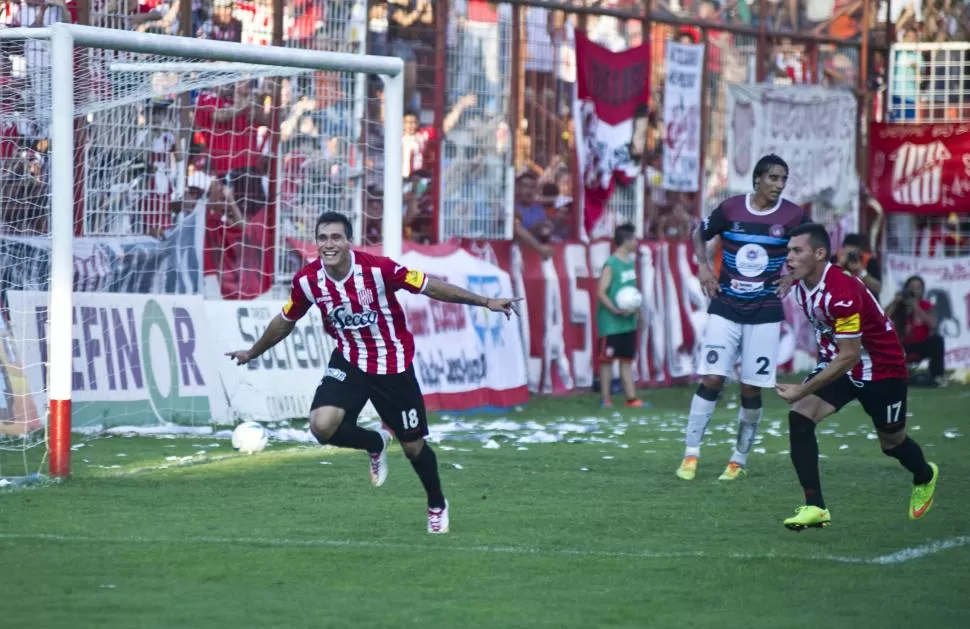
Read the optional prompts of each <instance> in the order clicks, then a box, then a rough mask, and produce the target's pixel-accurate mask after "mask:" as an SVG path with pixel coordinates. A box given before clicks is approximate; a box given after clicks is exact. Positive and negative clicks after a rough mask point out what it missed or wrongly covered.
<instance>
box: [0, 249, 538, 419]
mask: <svg viewBox="0 0 970 629" xmlns="http://www.w3.org/2000/svg"><path fill="white" fill-rule="evenodd" d="M80 250H81V251H83V248H80ZM399 260H400V261H401V262H402V263H403V264H406V265H408V266H412V267H414V268H420V269H426V270H427V272H428V274H429V275H434V276H436V277H439V278H441V279H445V280H447V281H449V282H452V283H455V284H458V285H460V286H464V287H466V288H468V289H470V290H473V291H476V292H479V293H482V294H485V295H489V296H499V295H507V294H510V293H511V292H512V283H511V278H510V276H509V274H508V273H507V272H505V271H503V270H502V269H500V268H498V267H496V266H494V265H493V264H490V263H488V262H486V261H484V260H481V259H479V258H477V257H475V256H472V255H470V254H469V253H468V252H466V251H463V250H461V249H458V248H457V247H453V248H451V250H450V251H448V250H447V249H444V250H441V251H438V252H437V255H431V254H428V253H422V252H418V251H409V252H407V253H405V254H404V255H403V256H402V257H401V258H400V259H399ZM121 264H122V265H123V264H124V261H123V260H122V262H121ZM76 266H78V265H76ZM122 274H123V273H122ZM5 295H6V303H7V307H8V309H9V312H12V313H18V316H15V317H11V319H10V326H9V329H4V330H2V331H3V333H4V336H6V337H7V338H9V339H10V341H11V343H10V346H11V347H12V348H13V350H14V351H11V352H4V353H0V371H2V372H3V373H4V375H5V376H6V377H4V378H2V381H3V382H4V383H5V385H4V386H5V387H16V388H17V389H18V390H11V391H4V393H12V394H13V395H11V396H7V395H4V396H3V399H7V398H8V397H9V398H10V399H20V400H22V402H23V403H21V404H20V405H19V406H18V407H17V408H18V409H19V410H16V409H15V411H14V412H15V413H16V414H17V415H18V418H20V419H24V420H26V421H25V422H24V423H23V424H22V425H28V424H31V425H33V424H35V423H36V422H37V421H39V420H41V419H42V415H43V411H42V410H41V411H40V412H38V409H45V408H46V407H47V393H46V389H45V387H44V386H43V384H44V382H46V379H47V373H46V367H45V365H46V363H47V361H48V351H47V338H48V331H47V312H46V310H47V307H48V293H47V292H46V291H41V290H26V291H25V290H9V291H6V293H5ZM398 298H399V299H400V301H401V304H402V306H403V308H404V309H405V311H406V312H407V315H408V319H409V321H410V324H411V328H412V330H413V332H414V334H415V344H416V353H415V363H414V364H415V370H416V373H417V376H418V379H419V381H420V382H421V386H422V389H423V391H424V393H425V399H426V401H427V404H428V408H429V409H430V410H442V409H447V410H453V411H462V410H469V409H475V408H483V407H509V406H515V405H518V404H523V403H525V402H527V401H528V398H529V392H528V389H527V387H526V368H525V365H526V361H525V354H524V351H523V346H522V340H521V336H520V334H519V329H518V326H517V325H516V323H515V322H514V321H512V322H510V321H507V320H506V319H505V317H504V316H503V315H501V314H498V313H492V312H488V311H485V310H484V309H482V308H466V307H463V306H459V305H455V304H444V303H440V302H432V301H431V300H429V299H427V298H426V297H424V296H421V295H412V294H410V293H404V292H400V293H398ZM74 299H75V301H74V313H73V318H74V325H73V336H74V339H75V340H74V352H73V353H74V359H73V368H72V373H73V391H74V400H75V402H74V408H73V417H72V424H73V427H74V428H75V429H78V428H80V429H84V428H92V427H95V426H102V427H110V426H121V425H124V426H154V425H163V424H168V423H174V424H183V425H202V424H210V423H228V422H230V421H234V420H238V419H257V420H262V421H276V420H283V419H291V418H302V417H306V415H307V412H308V410H309V406H310V401H311V399H312V396H313V393H314V390H315V389H316V386H317V384H318V383H319V382H320V378H321V377H322V374H323V373H324V371H325V368H326V362H327V361H328V360H329V357H330V352H332V351H333V348H334V344H333V341H332V340H331V339H330V338H329V337H328V336H327V335H326V334H325V332H324V331H323V325H322V321H321V317H320V313H319V311H317V310H316V309H314V310H313V311H311V314H310V315H308V317H307V318H305V319H303V320H302V321H301V322H300V323H299V324H298V325H297V328H296V330H295V331H294V332H293V333H292V334H291V335H290V337H289V338H288V339H286V341H284V342H283V343H281V344H279V345H278V346H277V347H275V348H274V349H273V350H271V351H270V352H267V353H266V354H265V355H264V356H262V357H260V358H259V359H257V360H255V361H253V362H251V363H250V364H249V365H248V366H246V367H238V366H236V365H235V364H234V363H233V362H231V361H230V360H228V359H227V358H226V357H225V356H224V354H225V353H226V352H228V351H232V350H236V349H243V348H247V347H249V346H251V345H252V343H253V342H254V341H255V339H256V338H258V336H259V334H261V333H262V331H263V329H265V327H266V325H267V324H268V322H269V321H270V320H271V319H272V318H273V317H274V316H275V315H276V313H278V312H279V311H280V310H281V308H282V306H283V302H282V301H274V300H259V301H250V302H238V301H211V300H205V299H204V298H203V297H202V296H201V294H194V295H148V294H136V293H130V292H119V293H107V292H76V293H75V295H74ZM30 409H33V411H31V410H30ZM27 415H29V417H28V416H27ZM19 416H23V417H19Z"/></svg>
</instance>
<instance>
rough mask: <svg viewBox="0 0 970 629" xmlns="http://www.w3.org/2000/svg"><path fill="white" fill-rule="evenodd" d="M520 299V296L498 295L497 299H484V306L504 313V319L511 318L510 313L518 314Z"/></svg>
mask: <svg viewBox="0 0 970 629" xmlns="http://www.w3.org/2000/svg"><path fill="white" fill-rule="evenodd" d="M520 301H522V298H521V297H500V298H497V299H486V300H485V307H486V308H488V309H489V310H491V311H492V312H501V313H504V314H505V318H506V319H511V318H512V313H515V314H516V315H518V314H519V302H520Z"/></svg>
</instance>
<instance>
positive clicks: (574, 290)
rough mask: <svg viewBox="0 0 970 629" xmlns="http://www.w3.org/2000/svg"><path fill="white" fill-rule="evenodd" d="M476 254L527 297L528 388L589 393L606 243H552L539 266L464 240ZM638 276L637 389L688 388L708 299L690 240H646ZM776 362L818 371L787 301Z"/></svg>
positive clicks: (505, 248) (496, 245) (518, 252)
mask: <svg viewBox="0 0 970 629" xmlns="http://www.w3.org/2000/svg"><path fill="white" fill-rule="evenodd" d="M466 246H467V247H469V249H470V250H472V251H474V252H475V253H476V255H479V256H481V257H482V258H484V259H487V260H490V261H492V262H494V263H495V264H497V265H498V266H500V267H501V268H503V269H505V270H507V271H508V272H509V274H510V275H511V276H512V283H513V286H514V287H515V291H516V292H515V294H516V296H517V297H523V298H524V301H523V302H522V303H523V308H522V310H523V314H524V317H523V320H522V335H523V343H524V345H525V347H527V348H528V355H529V358H528V363H529V389H530V390H531V391H532V392H534V393H543V394H554V395H555V394H567V393H571V392H574V391H577V390H585V389H588V388H589V387H591V386H592V384H593V381H594V378H595V377H597V373H596V371H597V367H596V363H597V358H598V357H597V355H596V339H597V333H596V282H597V276H598V275H599V269H601V268H602V266H603V263H604V262H605V261H606V259H607V257H608V256H609V255H610V252H611V250H612V245H611V243H610V241H608V240H595V241H592V242H591V243H589V244H588V245H587V244H584V243H580V242H572V243H561V244H554V245H551V247H552V256H551V257H550V258H549V259H547V260H542V259H541V258H540V257H539V255H538V253H537V252H536V251H535V250H533V249H531V248H528V247H519V246H518V245H515V244H513V243H510V242H507V241H497V242H496V241H493V242H488V243H474V242H471V241H469V242H467V243H466ZM637 271H638V276H639V282H640V291H641V292H642V293H643V297H644V299H643V306H642V312H641V315H642V317H641V318H642V321H644V325H643V326H642V327H641V333H640V335H639V340H638V356H637V360H636V362H635V363H634V373H635V375H636V378H637V383H638V386H641V387H666V386H671V385H676V384H685V383H687V382H689V381H690V380H691V378H692V376H693V374H694V371H695V367H694V366H695V364H696V359H697V357H696V353H697V349H698V346H699V343H700V340H701V335H702V333H703V330H704V325H705V323H706V321H707V303H708V301H707V298H706V297H705V296H704V295H703V293H702V291H701V285H700V280H698V279H697V266H696V264H695V262H694V255H693V248H692V247H691V245H690V244H689V243H687V242H664V241H643V242H641V244H640V249H639V253H638V263H637ZM785 308H786V320H785V322H784V323H783V325H782V338H781V345H780V349H779V360H778V364H779V365H780V366H781V368H782V369H783V370H784V371H793V370H798V371H801V370H804V369H808V368H810V367H811V366H812V365H814V361H813V357H814V352H815V349H814V348H815V339H814V333H813V332H812V330H811V326H810V325H809V324H808V323H807V321H805V320H804V317H803V316H802V315H800V314H798V313H796V312H795V311H794V310H793V308H792V307H791V303H790V302H789V301H788V300H786V302H785Z"/></svg>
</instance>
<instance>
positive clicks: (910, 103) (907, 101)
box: [880, 41, 970, 257]
mask: <svg viewBox="0 0 970 629" xmlns="http://www.w3.org/2000/svg"><path fill="white" fill-rule="evenodd" d="M889 60H890V64H889V70H888V80H887V81H886V85H885V100H884V111H883V112H880V113H882V114H883V119H885V120H888V121H889V122H894V123H898V124H932V123H948V122H967V123H970V43H968V42H965V41H964V42H934V43H929V42H927V43H918V42H902V43H898V44H895V45H893V47H892V49H891V50H890V53H889ZM968 243H970V221H968V220H967V219H966V210H965V209H964V212H962V213H957V212H954V213H951V214H949V215H945V214H944V215H921V216H917V215H911V214H890V215H889V216H888V217H887V219H886V229H885V235H884V242H883V246H882V248H883V250H884V251H885V252H886V253H896V254H902V255H916V256H923V257H942V256H951V255H968V254H970V247H968Z"/></svg>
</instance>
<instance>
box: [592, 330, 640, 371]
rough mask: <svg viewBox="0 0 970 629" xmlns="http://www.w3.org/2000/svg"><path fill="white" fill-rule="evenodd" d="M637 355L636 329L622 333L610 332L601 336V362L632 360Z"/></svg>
mask: <svg viewBox="0 0 970 629" xmlns="http://www.w3.org/2000/svg"><path fill="white" fill-rule="evenodd" d="M636 355H637V333H636V331H634V330H631V331H630V332H623V333H621V334H609V335H607V336H601V337H600V362H601V363H611V362H613V361H614V360H625V361H630V360H633V359H634V358H636Z"/></svg>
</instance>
